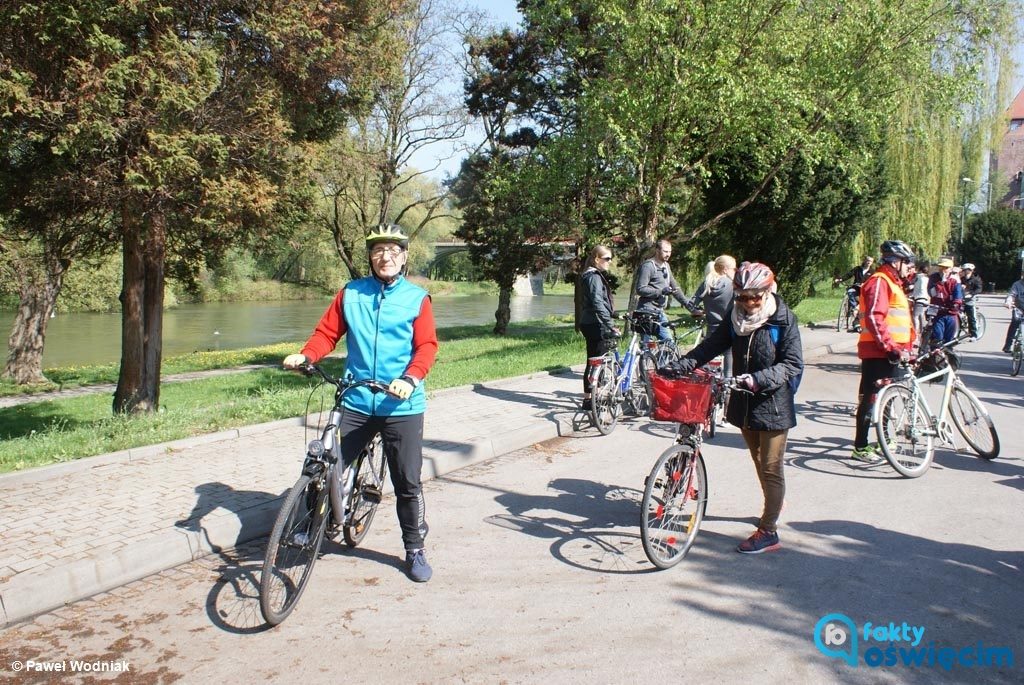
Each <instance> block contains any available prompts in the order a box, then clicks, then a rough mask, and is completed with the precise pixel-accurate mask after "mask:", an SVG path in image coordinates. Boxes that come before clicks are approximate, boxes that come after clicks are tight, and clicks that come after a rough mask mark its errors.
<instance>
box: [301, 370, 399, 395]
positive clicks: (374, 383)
mask: <svg viewBox="0 0 1024 685" xmlns="http://www.w3.org/2000/svg"><path fill="white" fill-rule="evenodd" d="M295 370H296V371H298V372H299V373H301V374H302V375H304V376H310V377H312V376H320V378H322V379H323V380H324V381H325V382H327V383H330V384H331V385H333V386H335V387H337V388H338V390H339V391H340V392H346V391H348V390H351V389H352V388H358V387H360V386H364V387H367V388H369V389H370V390H371V391H373V392H374V393H378V392H383V393H387V394H388V395H391V396H392V397H397V395H395V394H394V393H392V392H390V391H389V390H388V384H387V383H384V382H383V381H378V380H375V379H372V378H366V379H363V380H358V381H357V380H355V379H354V378H352V376H351V375H349V377H348V378H335V377H334V376H332V375H331V374H329V373H327V372H326V371H324V370H323V369H322V368H320V366H318V365H317V364H309V363H306V364H300V365H299V366H297V367H295Z"/></svg>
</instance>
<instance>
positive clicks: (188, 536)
mask: <svg viewBox="0 0 1024 685" xmlns="http://www.w3.org/2000/svg"><path fill="white" fill-rule="evenodd" d="M856 345H857V339H856V337H853V336H851V337H850V338H849V339H848V340H842V341H840V342H837V343H829V344H825V345H818V346H816V347H813V348H809V349H805V350H804V361H805V362H809V361H812V360H815V359H819V358H822V357H825V356H827V355H829V354H833V353H837V352H845V351H848V350H850V349H854V348H855V347H856ZM582 368H583V365H579V366H574V367H572V368H571V369H565V368H563V369H556V370H552V371H547V372H539V373H532V374H525V375H523V376H517V377H515V378H505V379H499V380H495V381H487V382H484V383H476V384H472V385H464V386H459V387H453V388H445V389H443V390H438V391H436V392H435V393H431V396H432V397H437V396H443V395H447V394H452V393H459V392H467V391H472V390H475V389H480V388H501V387H502V386H504V385H509V384H512V383H514V382H516V381H521V380H524V379H530V378H538V377H542V376H551V375H562V374H565V373H568V372H579V371H580V370H581V369H582ZM304 422H305V418H304V417H297V418H290V419H282V420H279V421H272V422H269V423H263V424H257V425H253V426H245V427H242V428H237V429H231V430H227V431H221V432H219V433H211V434H208V435H202V436H198V437H194V438H186V439H183V440H175V441H173V442H168V443H162V444H159V445H150V446H146V447H140V448H135V449H131V450H123V451H121V452H116V453H112V454H105V455H99V456H96V457H88V458H86V459H81V460H78V461H76V462H69V463H66V464H58V465H55V466H47V467H42V468H39V469H33V470H31V471H26V472H20V473H13V474H6V475H3V476H0V486H2V485H6V484H10V485H15V484H22V483H29V482H38V481H41V480H45V479H47V478H51V477H54V476H60V475H65V474H68V473H73V472H76V471H84V470H88V469H92V468H96V467H99V466H104V465H107V464H112V463H126V462H130V461H133V460H139V459H142V458H148V457H154V456H160V455H171V454H173V453H174V452H175V451H177V450H180V449H184V448H186V447H190V446H194V445H200V444H205V443H210V442H217V441H220V440H230V439H233V438H236V437H239V436H241V435H247V434H252V433H260V432H265V431H269V430H274V429H275V428H278V427H283V426H294V425H303V423H304ZM574 432H575V429H574V427H573V426H572V425H571V422H569V421H565V420H563V419H553V420H541V421H536V422H533V421H531V422H529V423H527V424H524V425H521V426H517V427H514V428H510V429H509V430H507V431H504V432H502V433H497V434H494V435H490V436H488V437H486V438H478V439H475V440H474V441H473V442H471V443H470V444H469V445H468V447H464V448H462V449H458V450H456V449H453V448H452V447H451V446H450V445H439V444H438V443H436V442H432V441H430V440H429V439H425V440H424V443H423V480H424V481H426V480H430V479H432V478H439V477H441V476H443V475H445V474H448V473H451V472H452V471H455V470H457V469H460V468H463V467H465V466H469V465H471V464H475V463H478V462H482V461H486V460H488V459H493V458H494V457H498V456H501V455H504V454H508V453H509V452H514V451H516V450H519V449H522V448H524V447H529V446H530V445H534V444H537V443H539V442H544V441H545V440H550V439H552V438H556V437H561V436H568V435H572V434H573V433H574ZM281 499H282V498H281V497H276V498H274V499H271V500H268V501H266V502H263V503H261V504H259V505H257V506H253V507H250V508H248V509H245V510H242V511H241V512H231V513H224V514H222V515H220V516H216V517H212V518H211V517H207V518H205V519H204V520H203V525H202V527H201V528H200V529H199V530H187V529H182V528H173V527H172V528H170V529H168V530H166V531H164V532H160V533H157V534H155V535H153V536H152V537H150V538H148V539H145V540H140V541H138V542H136V543H134V544H132V545H130V546H129V547H127V548H125V547H120V548H118V549H110V550H107V551H104V550H103V548H100V549H98V550H96V551H95V552H94V553H93V554H91V555H90V556H89V557H86V558H83V559H79V560H76V561H73V562H68V563H66V564H63V565H61V566H58V567H55V568H52V569H49V570H47V571H44V572H42V573H39V574H35V575H32V576H31V577H24V578H22V577H15V578H14V579H12V580H10V581H8V582H6V583H3V584H0V619H2V620H3V623H2V625H3V626H4V627H6V626H9V625H11V624H13V623H16V622H19V621H24V620H26V619H29V618H32V617H33V616H37V615H39V614H42V613H45V612H47V611H52V610H54V609H56V608H59V607H61V606H63V605H65V604H70V603H71V602H76V601H78V600H81V599H85V598H87V597H91V596H93V595H96V594H99V593H101V592H106V591H108V590H111V589H114V588H116V587H120V586H121V585H124V584H126V583H130V582H132V581H135V580H139V579H141V578H144V577H146V576H148V575H151V574H154V573H159V572H161V571H165V570H167V569H169V568H173V567H175V566H179V565H181V564H184V563H188V562H190V561H194V560H196V559H199V558H201V557H204V556H207V555H209V554H212V553H215V552H221V551H228V550H231V549H233V548H235V547H236V546H238V545H240V544H242V543H245V542H248V541H250V540H253V539H256V538H259V537H263V536H265V535H267V534H268V533H269V532H270V529H271V527H272V526H273V523H274V519H275V518H276V516H277V510H278V507H279V506H280V501H281Z"/></svg>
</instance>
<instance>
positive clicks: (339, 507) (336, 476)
mask: <svg viewBox="0 0 1024 685" xmlns="http://www.w3.org/2000/svg"><path fill="white" fill-rule="evenodd" d="M309 368H310V369H315V372H316V373H319V374H320V376H321V377H323V379H324V380H325V381H326V382H328V383H332V384H335V385H336V390H335V393H334V406H333V407H332V408H331V410H330V413H329V414H328V416H327V425H326V426H324V429H323V431H322V432H321V434H320V438H319V439H315V440H312V441H310V443H309V446H308V447H307V449H306V460H305V461H304V462H303V465H302V472H303V474H305V475H307V476H310V477H311V478H313V479H314V480H319V478H320V476H321V475H323V477H324V480H325V482H326V486H327V494H328V500H329V501H330V508H331V521H332V522H333V524H334V525H335V526H338V527H341V526H343V525H344V524H345V511H346V510H347V508H348V505H349V499H350V498H351V496H352V490H353V489H354V487H355V478H356V470H357V469H356V468H355V467H356V466H357V465H358V461H359V460H358V459H357V460H356V463H353V464H351V465H349V466H348V467H347V468H345V469H344V471H343V472H341V473H339V465H340V464H342V461H343V460H342V456H341V440H340V439H339V437H338V430H339V429H340V427H341V419H342V415H343V414H344V409H343V407H342V398H343V397H344V395H345V393H346V392H348V391H349V390H350V389H352V388H354V387H356V385H359V384H360V383H351V382H348V381H343V384H342V385H338V384H337V382H336V381H335V379H332V378H330V377H329V376H327V375H326V374H325V373H324V372H323V371H322V370H321V369H320V368H319V367H312V366H311V367H309ZM311 372H312V371H311ZM362 384H367V385H370V387H375V388H377V390H378V391H384V390H383V386H381V385H380V384H379V383H377V382H376V381H374V382H371V383H366V382H363V383H362ZM371 442H372V440H371ZM368 444H369V443H368Z"/></svg>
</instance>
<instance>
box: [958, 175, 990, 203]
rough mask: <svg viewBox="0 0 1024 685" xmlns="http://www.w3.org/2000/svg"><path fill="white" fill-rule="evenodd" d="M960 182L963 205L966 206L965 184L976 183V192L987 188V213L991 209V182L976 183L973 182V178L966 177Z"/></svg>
mask: <svg viewBox="0 0 1024 685" xmlns="http://www.w3.org/2000/svg"><path fill="white" fill-rule="evenodd" d="M960 181H961V182H962V183H963V184H964V204H965V205H966V204H967V184H968V183H976V184H977V185H978V190H982V189H984V188H985V186H988V188H987V189H986V190H985V211H986V212H987V211H988V210H990V209H992V182H991V181H981V182H978V181H975V180H974V179H973V178H970V177H968V176H964V177H963V178H961V179H960ZM972 204H973V203H972Z"/></svg>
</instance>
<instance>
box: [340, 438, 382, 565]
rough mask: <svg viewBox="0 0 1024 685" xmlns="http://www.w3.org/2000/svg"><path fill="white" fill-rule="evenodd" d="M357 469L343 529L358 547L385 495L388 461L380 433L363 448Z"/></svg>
mask: <svg viewBox="0 0 1024 685" xmlns="http://www.w3.org/2000/svg"><path fill="white" fill-rule="evenodd" d="M356 469H358V470H357V471H356V479H355V484H354V485H353V486H352V496H351V497H350V498H349V505H348V506H349V513H348V516H346V517H345V526H344V527H343V528H342V530H341V532H342V535H344V536H345V543H346V544H347V545H348V546H349V547H355V546H356V545H358V544H359V543H360V542H362V541H363V538H365V537H366V533H368V532H369V530H370V524H371V523H373V515H374V514H375V513H377V505H378V504H380V500H381V498H382V497H383V496H384V477H385V475H387V472H388V460H387V459H386V458H385V456H384V446H383V445H382V444H381V439H380V435H375V436H373V440H371V441H370V444H368V445H367V446H366V447H365V448H363V451H362V453H361V454H360V455H359V459H357V460H356Z"/></svg>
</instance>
